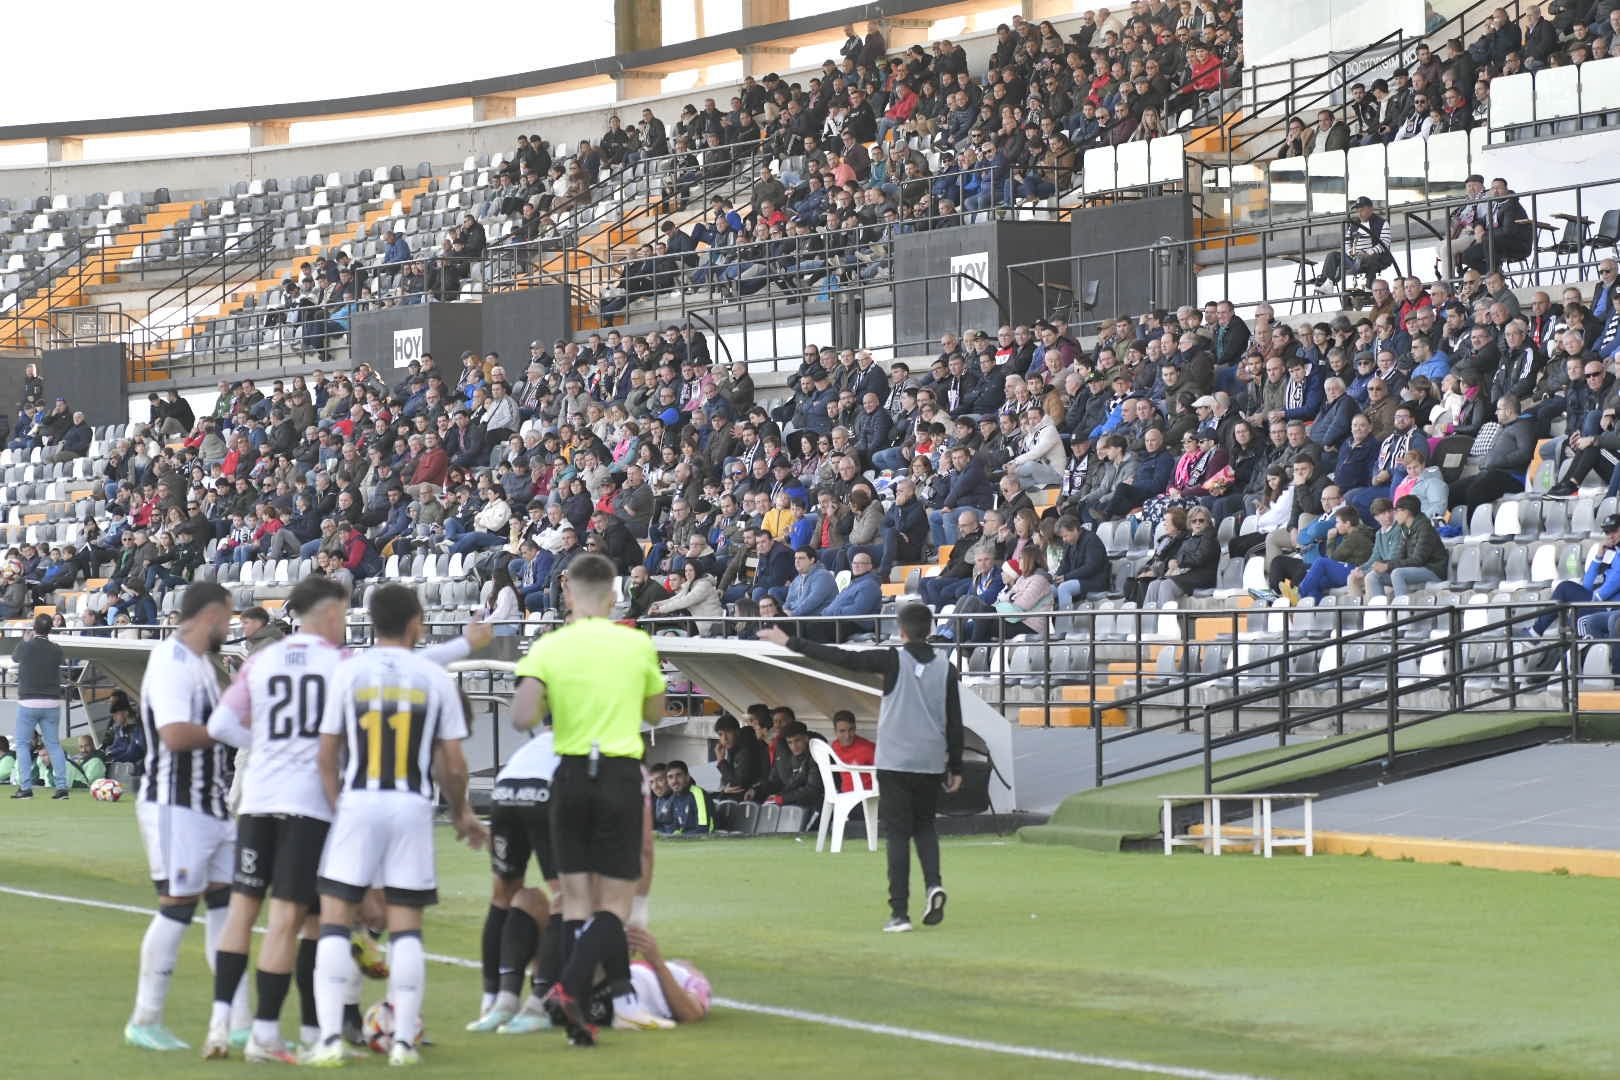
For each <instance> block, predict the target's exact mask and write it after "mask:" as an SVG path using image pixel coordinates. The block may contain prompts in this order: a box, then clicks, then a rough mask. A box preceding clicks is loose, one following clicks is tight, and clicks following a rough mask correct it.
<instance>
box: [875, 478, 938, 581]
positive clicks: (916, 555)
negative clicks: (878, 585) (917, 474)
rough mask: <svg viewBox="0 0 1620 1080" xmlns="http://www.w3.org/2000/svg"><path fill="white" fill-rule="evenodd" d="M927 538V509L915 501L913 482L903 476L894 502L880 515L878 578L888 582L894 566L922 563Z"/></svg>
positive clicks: (895, 493) (897, 487)
mask: <svg viewBox="0 0 1620 1080" xmlns="http://www.w3.org/2000/svg"><path fill="white" fill-rule="evenodd" d="M927 537H928V508H927V507H926V506H924V505H923V502H922V500H921V499H919V498H917V485H916V483H915V482H914V481H913V480H912V479H911V478H910V477H909V476H907V477H903V478H901V479H900V480H899V481H898V482H896V484H895V485H894V502H893V503H891V504H890V505H889V509H888V510H886V511H885V512H884V514H883V552H882V556H881V561H879V563H878V578H879V579H880V580H882V581H887V580H889V573H890V571H892V570H893V569H894V568H895V565H896V564H898V563H913V562H917V561H919V560H921V559H922V554H923V544H924V541H925V540H926V539H927Z"/></svg>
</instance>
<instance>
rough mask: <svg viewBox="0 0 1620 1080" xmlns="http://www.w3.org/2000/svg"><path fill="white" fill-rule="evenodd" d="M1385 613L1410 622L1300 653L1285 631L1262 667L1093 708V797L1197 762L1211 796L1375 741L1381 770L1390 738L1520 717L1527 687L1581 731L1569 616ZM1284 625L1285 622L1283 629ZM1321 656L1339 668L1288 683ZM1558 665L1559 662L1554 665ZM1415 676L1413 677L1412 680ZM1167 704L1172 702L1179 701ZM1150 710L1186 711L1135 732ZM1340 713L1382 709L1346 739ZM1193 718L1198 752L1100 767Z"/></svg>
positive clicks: (1240, 667) (1510, 611)
mask: <svg viewBox="0 0 1620 1080" xmlns="http://www.w3.org/2000/svg"><path fill="white" fill-rule="evenodd" d="M1388 610H1389V611H1391V612H1394V611H1400V610H1405V611H1407V612H1409V613H1408V614H1402V615H1397V616H1395V617H1393V618H1391V619H1390V621H1389V622H1388V623H1387V624H1385V625H1382V626H1377V627H1371V628H1365V629H1362V630H1359V631H1355V632H1354V633H1343V634H1337V635H1331V636H1329V637H1327V638H1325V639H1318V640H1315V641H1306V642H1304V643H1301V644H1297V645H1295V644H1293V643H1291V642H1290V641H1289V640H1288V638H1287V635H1286V632H1285V634H1284V637H1283V640H1282V642H1281V644H1280V647H1279V650H1278V651H1277V652H1275V653H1271V654H1268V655H1266V656H1262V657H1260V658H1259V659H1255V660H1251V661H1248V662H1246V663H1238V664H1234V665H1233V666H1231V667H1229V668H1225V669H1223V670H1221V671H1218V672H1211V673H1207V674H1201V675H1192V676H1189V677H1186V678H1184V679H1182V680H1180V681H1178V682H1176V683H1175V684H1173V685H1166V686H1162V687H1157V688H1152V689H1148V690H1145V691H1142V692H1140V693H1137V694H1133V695H1130V696H1127V697H1123V698H1118V699H1116V700H1114V701H1112V702H1106V703H1103V702H1099V703H1094V704H1093V705H1092V706H1091V709H1092V723H1093V725H1094V726H1095V731H1096V737H1095V738H1096V741H1095V764H1096V769H1095V779H1096V783H1097V786H1099V787H1101V786H1102V785H1104V784H1105V783H1107V782H1109V781H1111V780H1118V779H1121V778H1123V777H1125V776H1129V775H1134V774H1137V773H1142V772H1146V771H1149V770H1154V769H1160V768H1163V767H1165V766H1169V765H1174V764H1176V763H1178V762H1182V761H1187V760H1190V759H1193V758H1198V759H1200V760H1201V762H1202V766H1203V771H1204V784H1205V788H1204V790H1205V791H1211V792H1213V791H1214V790H1215V786H1214V785H1216V784H1219V783H1223V782H1226V781H1230V780H1234V779H1238V778H1240V777H1242V776H1245V775H1249V774H1251V773H1254V772H1258V771H1261V770H1263V769H1269V768H1273V767H1276V766H1278V765H1280V764H1283V763H1286V762H1289V761H1295V760H1299V759H1301V758H1305V757H1310V756H1313V755H1316V754H1319V753H1323V752H1325V751H1327V750H1329V749H1332V748H1333V747H1335V746H1343V745H1348V744H1351V743H1356V742H1362V741H1366V740H1369V739H1377V738H1382V739H1384V740H1385V741H1386V746H1387V756H1386V757H1385V759H1384V767H1385V768H1386V769H1388V768H1390V767H1392V766H1393V764H1394V761H1395V758H1396V755H1397V752H1398V747H1397V742H1396V737H1397V735H1398V734H1399V733H1400V732H1401V731H1404V730H1407V729H1409V728H1412V727H1416V726H1418V725H1421V724H1424V723H1428V722H1430V721H1432V720H1436V719H1439V718H1441V717H1443V716H1449V715H1453V714H1455V713H1458V712H1461V711H1464V710H1467V711H1469V712H1482V711H1493V710H1492V708H1491V707H1492V706H1496V705H1502V704H1506V706H1507V711H1517V710H1518V708H1519V705H1520V697H1521V695H1523V694H1526V693H1528V692H1530V691H1531V690H1532V689H1545V688H1547V687H1549V686H1552V687H1553V688H1554V689H1555V691H1556V693H1557V694H1558V706H1557V711H1559V712H1568V713H1569V714H1570V716H1571V724H1572V727H1573V728H1574V729H1575V731H1576V733H1577V734H1578V732H1579V726H1580V721H1579V691H1578V688H1577V682H1578V677H1577V676H1576V675H1575V674H1574V671H1573V667H1574V665H1573V663H1571V662H1570V658H1572V657H1573V656H1574V655H1575V645H1576V641H1577V638H1576V635H1575V633H1574V623H1575V615H1574V609H1571V608H1569V607H1563V606H1558V605H1552V606H1548V605H1545V604H1539V605H1534V606H1528V607H1517V608H1515V607H1514V606H1511V605H1510V606H1508V607H1507V614H1506V615H1505V616H1503V617H1502V618H1500V619H1497V620H1496V621H1494V622H1490V623H1487V624H1485V625H1482V626H1475V627H1471V628H1467V629H1465V628H1464V627H1463V625H1462V619H1463V609H1460V608H1456V607H1450V608H1444V609H1435V608H1428V609H1424V608H1406V609H1401V608H1395V607H1391V608H1390V609H1388ZM1441 618H1444V619H1445V620H1446V621H1447V624H1448V625H1447V629H1446V630H1445V631H1443V632H1439V631H1436V632H1429V630H1428V627H1429V626H1431V625H1432V624H1433V623H1434V622H1435V621H1436V620H1437V619H1441ZM1541 619H1547V620H1549V621H1550V622H1551V623H1552V624H1553V625H1556V626H1557V628H1558V632H1557V634H1556V635H1555V636H1553V637H1550V638H1549V637H1546V636H1541V637H1534V638H1532V637H1529V636H1526V635H1524V634H1522V633H1521V631H1523V630H1525V629H1527V628H1529V627H1530V626H1531V625H1532V624H1533V623H1535V622H1536V621H1538V620H1541ZM1287 625H1288V623H1287V621H1286V620H1285V621H1284V627H1286V626H1287ZM1403 631H1405V632H1406V633H1407V634H1411V633H1418V634H1422V635H1424V636H1422V638H1421V639H1420V640H1415V641H1414V640H1411V639H1410V638H1408V639H1407V640H1405V641H1403V637H1404V636H1405V635H1403ZM1358 643H1359V644H1361V645H1363V646H1364V647H1365V648H1366V650H1367V651H1366V652H1365V653H1364V654H1363V655H1362V656H1361V657H1359V658H1358V659H1355V660H1348V659H1347V658H1343V656H1342V653H1343V651H1344V650H1345V649H1346V648H1347V647H1350V646H1352V645H1354V644H1358ZM1482 643H1490V644H1492V645H1493V646H1495V647H1497V648H1500V649H1501V650H1502V655H1500V656H1498V655H1497V654H1496V652H1495V650H1494V648H1493V650H1492V651H1491V652H1489V653H1487V654H1486V655H1482V656H1475V657H1474V658H1472V659H1470V658H1469V650H1470V649H1471V648H1473V647H1475V646H1478V645H1480V644H1482ZM1328 650H1333V653H1334V656H1335V659H1342V660H1343V662H1339V663H1335V664H1334V665H1333V666H1332V667H1331V668H1330V669H1326V670H1319V671H1316V672H1314V673H1310V674H1303V675H1302V674H1297V673H1295V671H1294V668H1295V665H1296V663H1298V662H1301V661H1311V660H1320V659H1321V658H1322V657H1323V655H1324V654H1325V653H1326V652H1328ZM1432 657H1438V658H1440V661H1441V666H1442V668H1443V670H1442V671H1441V672H1439V673H1436V674H1426V673H1425V672H1424V671H1423V662H1424V661H1425V660H1428V659H1429V658H1432ZM1560 659H1563V660H1564V662H1563V663H1562V664H1561V665H1560V664H1559V660H1560ZM1504 667H1505V670H1504ZM1413 668H1416V669H1417V670H1416V671H1415V672H1412V671H1411V669H1413ZM1363 677H1368V678H1370V679H1371V680H1372V681H1374V682H1375V684H1378V683H1380V681H1381V685H1375V686H1374V687H1373V688H1371V689H1364V686H1365V682H1366V678H1363ZM1245 678H1250V679H1255V678H1258V679H1259V680H1260V681H1261V682H1262V683H1263V685H1261V686H1259V687H1256V688H1254V689H1251V690H1247V691H1245V690H1244V689H1243V688H1242V684H1243V681H1244V680H1245ZM1347 679H1353V680H1354V681H1355V684H1356V685H1355V687H1354V689H1353V691H1352V692H1350V693H1347V692H1346V690H1347V686H1346V680H1347ZM1227 682H1230V683H1231V686H1232V693H1231V696H1229V697H1226V698H1224V699H1223V700H1220V701H1216V702H1210V703H1204V704H1197V703H1194V702H1192V700H1191V699H1192V696H1193V692H1194V691H1195V690H1196V689H1197V688H1199V687H1201V686H1209V687H1211V688H1212V689H1216V688H1219V687H1222V686H1224V685H1225V684H1226V683H1227ZM1317 690H1330V691H1332V693H1333V696H1334V700H1333V701H1332V702H1331V703H1328V704H1325V705H1319V706H1314V707H1305V708H1300V707H1293V708H1291V707H1290V699H1291V697H1292V696H1293V695H1297V694H1303V693H1308V692H1312V691H1317ZM1430 690H1445V691H1447V700H1446V702H1445V703H1444V704H1443V705H1441V706H1438V707H1429V708H1421V707H1420V708H1412V707H1410V706H1407V707H1405V708H1404V709H1403V706H1402V698H1403V697H1406V698H1410V697H1412V696H1414V695H1416V694H1420V693H1424V692H1426V691H1430ZM1165 699H1179V703H1178V702H1177V701H1166V700H1165ZM1273 702H1274V703H1275V707H1276V710H1277V717H1276V719H1274V720H1268V721H1262V722H1259V723H1256V722H1254V721H1253V718H1252V716H1251V717H1250V718H1247V719H1246V720H1240V718H1242V717H1243V711H1244V710H1245V709H1251V710H1252V709H1253V708H1254V707H1256V706H1259V705H1262V704H1267V703H1273ZM1153 704H1172V705H1177V707H1178V708H1180V709H1181V710H1184V711H1183V712H1182V715H1180V716H1177V717H1175V718H1172V719H1169V720H1163V721H1159V722H1156V723H1144V722H1142V719H1141V716H1142V714H1141V710H1142V708H1143V707H1145V706H1150V705H1153ZM1108 709H1127V710H1136V716H1137V720H1136V724H1135V725H1134V726H1132V727H1130V728H1128V729H1127V730H1124V731H1120V732H1118V733H1116V734H1113V735H1108V734H1106V733H1105V732H1104V729H1103V726H1102V719H1103V716H1102V714H1103V712H1104V711H1105V710H1108ZM1349 710H1369V711H1370V710H1378V711H1381V712H1382V713H1383V715H1384V722H1383V723H1382V724H1381V725H1379V726H1377V727H1373V728H1369V729H1366V730H1363V731H1359V732H1352V733H1350V734H1348V735H1347V734H1346V733H1345V726H1344V718H1345V714H1346V712H1347V711H1349ZM1221 714H1230V717H1231V720H1230V723H1229V724H1228V725H1223V726H1224V728H1225V730H1220V729H1218V727H1217V725H1216V722H1215V718H1216V717H1217V716H1219V715H1221ZM1195 716H1196V717H1198V718H1199V719H1200V722H1199V723H1198V724H1197V727H1198V728H1199V729H1200V730H1201V734H1202V744H1201V745H1200V746H1195V747H1187V748H1183V749H1180V750H1176V751H1172V752H1170V753H1168V754H1163V755H1160V756H1158V757H1155V758H1152V759H1150V760H1146V761H1135V762H1132V763H1131V764H1129V765H1125V766H1120V767H1116V768H1112V769H1110V768H1109V767H1108V765H1107V751H1108V748H1110V747H1112V746H1115V745H1117V744H1119V743H1121V742H1126V741H1128V740H1131V739H1134V738H1138V737H1140V736H1143V735H1146V734H1150V733H1153V732H1162V731H1173V730H1179V731H1183V732H1186V731H1191V730H1193V728H1194V724H1195V721H1194V717H1195ZM1322 724H1329V725H1331V726H1332V727H1333V730H1334V734H1335V735H1337V736H1341V738H1337V739H1335V740H1334V741H1333V742H1331V743H1324V742H1322V741H1320V740H1313V742H1312V743H1311V744H1310V745H1307V746H1303V747H1301V748H1300V749H1299V750H1298V751H1296V752H1295V753H1293V754H1286V755H1278V756H1268V758H1267V760H1266V761H1265V762H1264V763H1263V764H1260V765H1250V766H1245V767H1243V768H1238V769H1233V770H1230V771H1228V772H1224V773H1221V772H1218V771H1217V770H1216V764H1215V763H1216V754H1217V753H1218V752H1219V751H1221V750H1223V749H1225V748H1226V747H1229V746H1233V745H1236V744H1238V743H1243V742H1247V741H1249V740H1252V739H1255V738H1257V737H1263V736H1268V735H1275V736H1276V737H1277V740H1278V741H1277V745H1278V746H1279V747H1285V746H1287V745H1288V738H1289V736H1290V735H1291V734H1293V733H1294V732H1296V731H1297V730H1298V729H1300V728H1303V727H1306V726H1308V725H1322ZM1195 733H1196V732H1195Z"/></svg>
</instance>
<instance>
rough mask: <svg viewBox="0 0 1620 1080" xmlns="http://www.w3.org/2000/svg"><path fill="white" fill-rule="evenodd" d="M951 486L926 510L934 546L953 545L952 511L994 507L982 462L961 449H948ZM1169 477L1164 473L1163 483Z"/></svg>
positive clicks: (954, 534)
mask: <svg viewBox="0 0 1620 1080" xmlns="http://www.w3.org/2000/svg"><path fill="white" fill-rule="evenodd" d="M951 468H952V469H953V470H954V471H953V472H952V474H951V486H950V489H949V490H948V491H946V493H945V505H944V506H943V507H942V508H941V509H938V510H930V511H928V529H929V532H930V534H931V535H932V537H933V541H934V546H935V547H939V546H940V545H942V544H954V543H955V542H956V512H957V511H958V510H960V509H962V508H964V507H970V508H972V509H974V510H988V509H990V507H991V506H993V505H995V499H996V489H995V487H994V485H992V484H991V483H990V475H989V473H987V472H986V471H985V467H984V459H983V458H981V457H979V456H978V455H977V454H975V453H974V452H973V451H972V450H969V449H968V448H967V447H965V446H953V447H952V448H951ZM1169 479H1170V474H1169V473H1166V474H1165V481H1166V483H1168V482H1169Z"/></svg>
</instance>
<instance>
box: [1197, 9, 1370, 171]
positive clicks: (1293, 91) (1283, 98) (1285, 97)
mask: <svg viewBox="0 0 1620 1080" xmlns="http://www.w3.org/2000/svg"><path fill="white" fill-rule="evenodd" d="M1392 38H1393V39H1394V43H1395V44H1396V45H1397V46H1399V44H1400V41H1401V32H1400V31H1399V30H1391V31H1390V32H1389V33H1387V34H1385V35H1384V36H1383V37H1381V38H1379V39H1378V40H1377V41H1374V42H1372V43H1371V44H1369V45H1363V46H1362V47H1361V48H1359V49H1357V50H1356V51H1355V52H1353V53H1351V54H1350V55H1349V56H1347V57H1345V58H1344V59H1343V60H1341V61H1339V62H1338V63H1337V64H1335V65H1334V66H1333V67H1331V68H1328V69H1327V70H1326V71H1320V72H1318V73H1316V74H1315V75H1312V76H1311V77H1310V78H1308V79H1306V80H1305V81H1304V82H1302V83H1299V84H1297V85H1295V86H1292V87H1290V88H1289V89H1288V90H1287V91H1285V92H1284V93H1283V94H1281V95H1279V96H1278V97H1276V98H1273V99H1272V100H1271V101H1268V102H1266V103H1265V104H1263V105H1257V106H1255V108H1254V110H1253V115H1255V116H1264V115H1266V113H1268V112H1269V111H1270V110H1272V109H1274V108H1276V107H1277V106H1278V105H1281V104H1284V103H1288V107H1287V108H1286V109H1285V110H1284V112H1283V117H1282V126H1283V129H1284V131H1286V130H1287V128H1288V122H1289V120H1291V119H1292V118H1293V114H1294V113H1295V112H1296V111H1297V110H1299V109H1305V108H1309V107H1310V106H1311V105H1313V104H1315V103H1316V102H1318V101H1321V100H1322V99H1323V98H1324V97H1326V96H1328V95H1331V94H1333V93H1335V92H1336V91H1337V90H1338V89H1339V88H1338V86H1337V85H1331V86H1329V87H1328V88H1327V89H1326V90H1324V91H1321V92H1319V93H1317V94H1316V95H1315V96H1314V97H1312V98H1311V99H1310V101H1308V102H1306V103H1305V104H1304V105H1295V104H1293V99H1294V98H1295V97H1296V96H1298V94H1299V92H1300V91H1302V90H1304V89H1305V88H1306V87H1308V86H1311V85H1312V84H1313V83H1316V82H1319V81H1320V80H1322V79H1325V78H1328V77H1329V76H1334V75H1338V74H1339V73H1340V72H1342V71H1344V70H1345V69H1347V68H1348V67H1349V66H1350V65H1351V64H1353V63H1354V62H1356V61H1357V60H1359V59H1361V58H1362V57H1363V56H1365V55H1366V54H1367V53H1369V52H1372V51H1373V50H1375V49H1382V48H1385V47H1386V46H1388V45H1389V44H1390V39H1392ZM1274 127H1275V125H1268V126H1267V127H1264V128H1261V129H1260V130H1259V131H1254V132H1250V133H1249V134H1248V135H1245V136H1243V137H1242V138H1241V139H1236V140H1234V139H1232V137H1231V135H1230V134H1228V136H1227V138H1226V165H1227V168H1231V167H1232V166H1233V165H1235V164H1244V165H1248V164H1252V163H1253V162H1255V161H1257V160H1259V159H1260V158H1261V157H1263V156H1264V155H1265V154H1267V153H1268V152H1269V151H1271V150H1275V149H1276V148H1277V147H1278V146H1280V145H1281V142H1277V143H1273V144H1272V145H1271V146H1270V147H1268V148H1267V149H1266V150H1262V151H1260V152H1258V153H1256V154H1254V155H1252V156H1251V157H1250V158H1249V159H1248V161H1245V162H1235V161H1234V160H1233V154H1234V152H1235V151H1236V150H1237V149H1238V148H1239V147H1241V146H1244V145H1246V144H1248V143H1249V142H1250V141H1252V140H1253V139H1256V138H1259V137H1260V136H1261V135H1264V134H1266V133H1267V132H1269V131H1271V130H1273V129H1274Z"/></svg>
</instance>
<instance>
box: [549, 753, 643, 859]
mask: <svg viewBox="0 0 1620 1080" xmlns="http://www.w3.org/2000/svg"><path fill="white" fill-rule="evenodd" d="M646 790H647V789H646V780H645V779H644V776H643V773H642V770H641V760H640V759H639V758H625V757H604V758H601V759H599V760H598V761H597V763H596V777H595V778H594V779H593V778H592V777H591V775H590V760H589V759H588V758H585V757H578V756H574V757H569V756H564V757H561V758H559V759H558V763H557V771H556V773H555V774H553V775H552V778H551V850H552V854H553V855H554V856H555V858H556V861H557V872H558V873H559V874H600V875H601V876H602V877H608V878H615V879H617V880H620V881H635V880H637V879H638V878H640V877H641V830H642V824H643V815H644V812H645V808H646Z"/></svg>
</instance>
